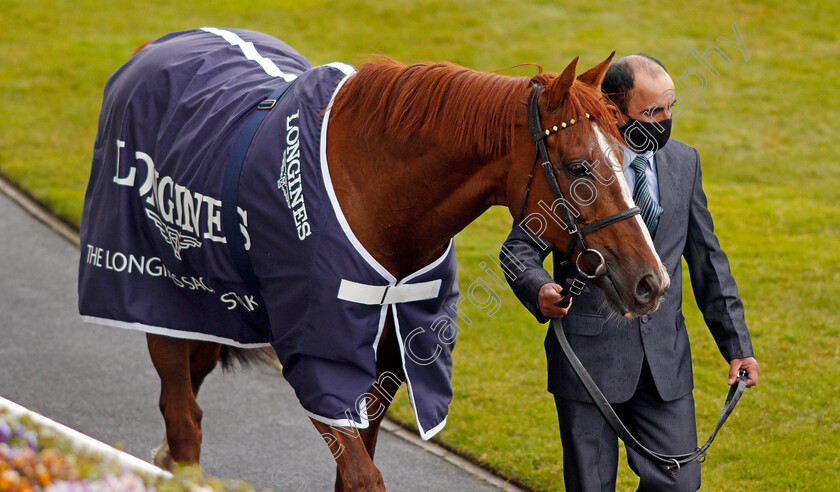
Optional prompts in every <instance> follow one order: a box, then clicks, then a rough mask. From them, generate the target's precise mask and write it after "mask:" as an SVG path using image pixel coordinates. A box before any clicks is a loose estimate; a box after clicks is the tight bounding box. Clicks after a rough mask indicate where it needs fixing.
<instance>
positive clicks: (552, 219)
mask: <svg viewBox="0 0 840 492" xmlns="http://www.w3.org/2000/svg"><path fill="white" fill-rule="evenodd" d="M612 57H613V55H610V56H609V57H608V58H607V59H606V60H604V61H603V62H601V63H600V64H598V65H596V66H595V67H593V68H592V69H590V70H588V71H586V72H584V73H582V74H581V75H579V76H577V77H575V69H576V65H577V58H575V59H574V60H573V61H572V62H571V63H570V64H569V65H568V66H567V67H566V69H565V70H564V71H563V72H562V73H561V74H560V75H552V74H538V75H536V76H534V77H533V78H532V79H531V88H530V91H529V96H528V99H527V101H526V104H525V105H524V106H523V105H520V110H519V111H518V117H517V124H516V132H517V137H516V138H517V142H516V145H515V147H516V149H517V151H516V152H515V153H514V154H515V156H516V157H515V164H514V167H515V168H516V169H512V171H513V172H510V173H509V174H508V183H507V186H508V192H507V196H508V198H509V200H508V203H507V205H508V207H509V208H510V210H511V213H512V215H513V217H514V219H515V221H516V223H517V224H519V227H523V228H524V229H525V230H526V231H527V232H528V233H529V234H530V235H532V236H533V237H537V238H539V239H541V240H542V241H544V242H547V243H549V244H550V245H551V246H552V247H553V248H554V249H555V251H557V252H558V253H559V254H565V256H566V259H567V260H568V261H569V262H570V264H571V265H572V266H573V268H574V267H577V271H578V275H579V276H580V277H587V278H589V279H591V280H592V281H593V282H594V283H595V284H596V285H597V286H598V287H600V288H601V289H603V291H604V293H605V296H606V299H607V302H608V303H609V305H610V307H611V308H612V309H613V310H614V311H616V312H618V313H619V314H621V315H624V316H625V317H632V316H639V315H641V314H644V313H648V312H651V311H653V310H655V309H656V308H657V307H658V306H659V300H660V298H661V297H662V295H663V294H664V293H665V291H666V290H667V289H668V287H669V285H670V279H669V277H668V273H667V271H666V269H665V267H664V266H663V265H662V262H661V261H660V259H659V256H658V255H657V253H656V250H655V249H654V247H653V241H652V239H651V236H650V234H649V233H648V229H647V227H646V226H645V224H644V222H643V221H642V219H641V217H640V216H639V214H638V209H637V208H635V206H634V205H635V204H634V203H633V199H632V197H631V195H630V192H629V188H628V186H627V182H626V180H625V177H624V173H623V171H622V164H621V163H622V160H623V159H622V157H623V145H622V140H621V138H620V136H619V134H618V132H617V129H616V126H615V124H614V123H613V122H612V120H611V119H610V116H609V114H608V112H607V108H606V104H605V100H604V97H603V96H602V94H601V93H600V90H599V87H600V85H601V81H602V80H603V77H604V73H605V72H606V70H607V67H608V66H609V63H610V61H611V60H612ZM523 108H524V110H523ZM523 127H524V128H528V130H529V133H530V135H531V140H532V142H531V143H526V142H525V141H524V137H523V134H525V132H524V131H523ZM529 169H530V172H529ZM556 260H557V261H559V260H560V259H559V258H556Z"/></svg>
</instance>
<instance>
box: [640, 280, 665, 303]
mask: <svg viewBox="0 0 840 492" xmlns="http://www.w3.org/2000/svg"><path fill="white" fill-rule="evenodd" d="M658 288H659V283H658V282H657V281H656V278H654V276H653V275H645V276H644V277H642V279H641V280H639V283H638V284H636V291H635V294H634V296H635V298H636V302H638V303H639V304H648V303H650V302H651V301H652V300H653V298H654V296H655V295H656V291H657V289H658Z"/></svg>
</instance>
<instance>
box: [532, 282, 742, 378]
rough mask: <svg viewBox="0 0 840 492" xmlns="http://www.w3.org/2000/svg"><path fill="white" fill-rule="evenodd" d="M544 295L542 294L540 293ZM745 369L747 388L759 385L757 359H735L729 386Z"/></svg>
mask: <svg viewBox="0 0 840 492" xmlns="http://www.w3.org/2000/svg"><path fill="white" fill-rule="evenodd" d="M540 294H542V292H540ZM740 369H745V370H746V371H747V388H750V387H752V386H755V385H756V384H758V361H757V360H755V357H745V358H743V359H734V360H733V361H732V362H730V363H729V385H730V386H732V385H733V384H735V383H736V382H737V381H738V371H739V370H740Z"/></svg>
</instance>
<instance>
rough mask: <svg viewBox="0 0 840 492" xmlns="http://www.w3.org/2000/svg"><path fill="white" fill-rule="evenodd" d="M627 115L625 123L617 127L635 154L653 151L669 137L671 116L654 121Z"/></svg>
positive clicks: (662, 145) (663, 144)
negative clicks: (641, 119)
mask: <svg viewBox="0 0 840 492" xmlns="http://www.w3.org/2000/svg"><path fill="white" fill-rule="evenodd" d="M625 116H626V115H625ZM627 117H628V118H629V119H628V120H627V123H625V124H624V125H623V126H620V127H618V131H619V132H620V133H621V136H622V137H624V141H625V142H627V146H628V147H630V150H632V151H633V152H635V153H637V154H644V153H646V152H654V153H655V152H656V151H658V150H659V149H661V148H662V147H664V146H665V144H666V143H667V142H668V139H669V138H671V118H668V119H666V120H662V121H655V122H654V121H640V120H637V119H633V118H630V117H629V116H627Z"/></svg>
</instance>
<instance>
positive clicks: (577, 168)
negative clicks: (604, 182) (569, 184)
mask: <svg viewBox="0 0 840 492" xmlns="http://www.w3.org/2000/svg"><path fill="white" fill-rule="evenodd" d="M566 170H567V171H568V173H569V174H571V175H572V176H574V177H576V178H579V177H581V176H585V175H586V166H584V165H583V164H572V165H571V166H567V167H566Z"/></svg>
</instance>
